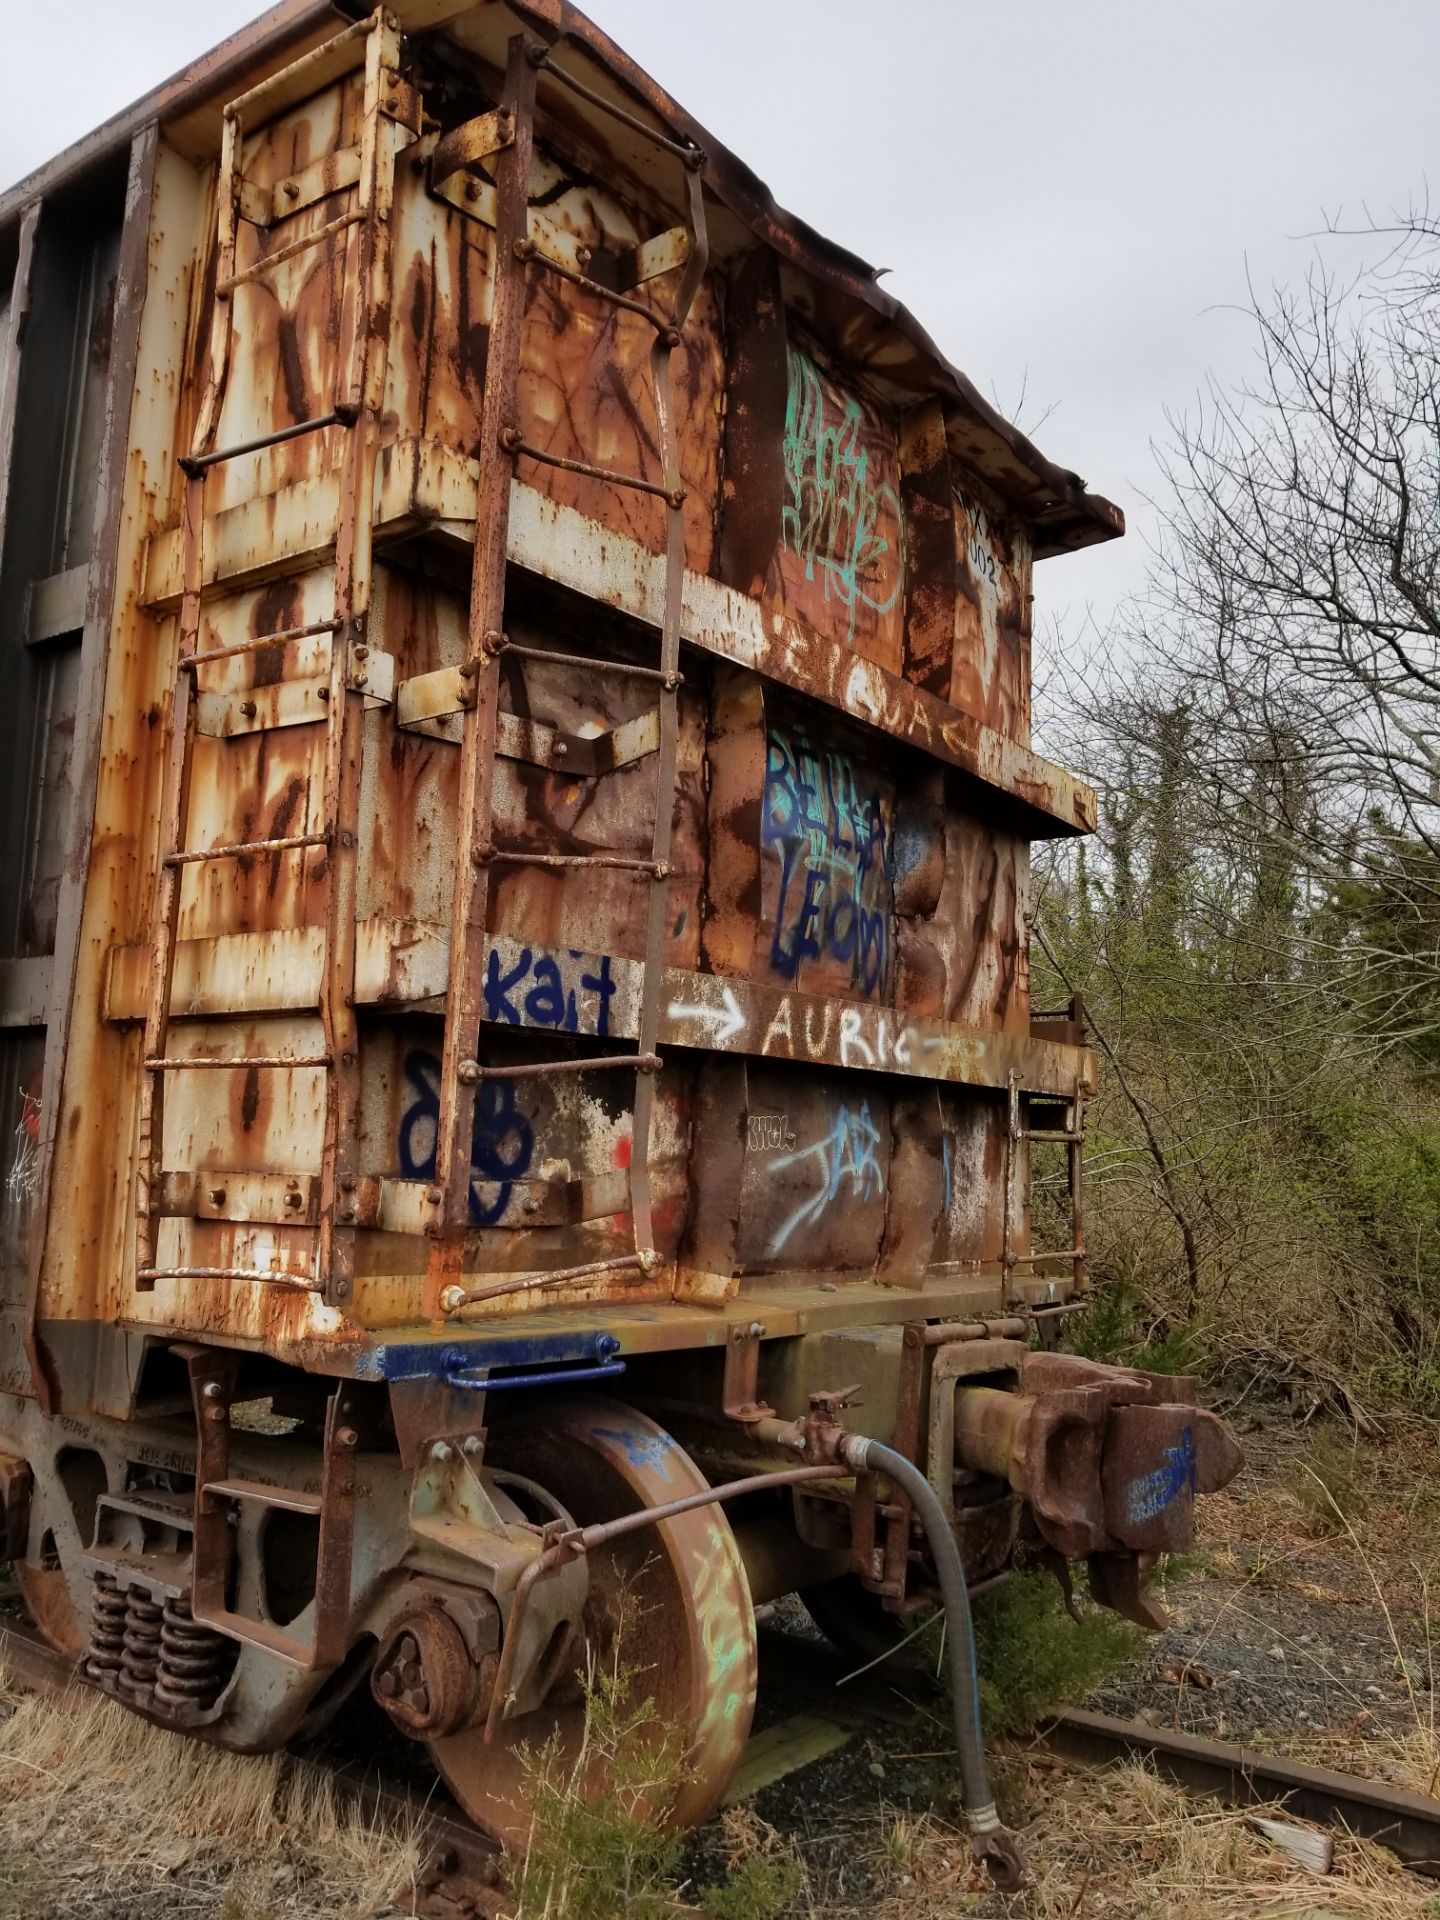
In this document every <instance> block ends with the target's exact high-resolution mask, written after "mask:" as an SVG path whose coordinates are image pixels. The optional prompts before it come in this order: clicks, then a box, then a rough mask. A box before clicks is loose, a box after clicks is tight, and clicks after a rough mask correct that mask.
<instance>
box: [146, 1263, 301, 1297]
mask: <svg viewBox="0 0 1440 1920" xmlns="http://www.w3.org/2000/svg"><path fill="white" fill-rule="evenodd" d="M135 1277H136V1279H137V1280H254V1281H256V1282H258V1283H259V1284H260V1285H262V1286H273V1287H293V1288H295V1290H296V1291H297V1292H300V1293H320V1292H322V1291H323V1285H322V1283H321V1282H320V1281H319V1280H316V1279H314V1278H313V1277H312V1276H311V1275H310V1274H308V1273H271V1272H269V1271H268V1270H265V1269H262V1268H260V1267H141V1269H140V1271H139V1272H138V1273H137V1274H136V1276H135Z"/></svg>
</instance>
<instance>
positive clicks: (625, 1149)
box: [615, 1139, 630, 1170]
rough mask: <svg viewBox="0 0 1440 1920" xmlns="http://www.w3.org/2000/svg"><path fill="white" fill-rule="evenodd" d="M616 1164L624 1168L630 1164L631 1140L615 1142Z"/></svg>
mask: <svg viewBox="0 0 1440 1920" xmlns="http://www.w3.org/2000/svg"><path fill="white" fill-rule="evenodd" d="M615 1164H616V1166H617V1167H620V1168H621V1169H622V1170H623V1169H624V1168H626V1167H628V1166H629V1164H630V1142H629V1140H628V1139H625V1140H617V1141H616V1142H615Z"/></svg>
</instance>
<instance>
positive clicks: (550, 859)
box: [470, 847, 670, 880]
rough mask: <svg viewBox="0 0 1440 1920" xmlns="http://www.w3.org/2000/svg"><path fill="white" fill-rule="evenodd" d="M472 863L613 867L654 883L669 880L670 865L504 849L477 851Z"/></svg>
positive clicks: (618, 856) (631, 857) (622, 856)
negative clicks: (641, 875)
mask: <svg viewBox="0 0 1440 1920" xmlns="http://www.w3.org/2000/svg"><path fill="white" fill-rule="evenodd" d="M470 857H471V859H472V860H473V861H474V862H475V864H476V866H477V867H484V866H488V865H490V863H491V862H492V861H501V862H503V863H504V864H505V865H507V866H515V867H609V868H612V869H614V870H615V871H617V872H619V873H648V874H649V876H650V878H651V879H652V880H668V879H669V877H670V867H669V863H668V862H667V861H664V860H643V859H641V857H640V856H639V855H638V854H629V853H523V852H521V853H517V852H515V851H514V850H513V849H508V848H501V847H476V848H475V850H474V852H473V853H472V854H471V856H470Z"/></svg>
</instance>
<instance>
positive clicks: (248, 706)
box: [240, 700, 255, 720]
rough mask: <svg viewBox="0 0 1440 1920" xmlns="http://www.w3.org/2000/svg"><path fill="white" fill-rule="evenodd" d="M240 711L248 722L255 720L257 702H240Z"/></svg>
mask: <svg viewBox="0 0 1440 1920" xmlns="http://www.w3.org/2000/svg"><path fill="white" fill-rule="evenodd" d="M240 711H241V713H243V714H244V716H245V718H246V719H247V720H253V719H254V718H255V702H254V701H253V700H242V701H241V702H240Z"/></svg>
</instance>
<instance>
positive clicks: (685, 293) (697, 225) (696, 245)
mask: <svg viewBox="0 0 1440 1920" xmlns="http://www.w3.org/2000/svg"><path fill="white" fill-rule="evenodd" d="M703 167H704V156H703V155H702V154H701V153H699V151H698V150H696V151H695V152H693V153H691V154H688V155H687V157H686V160H685V188H686V199H687V203H688V207H687V211H688V214H689V221H690V232H691V247H690V258H689V259H688V260H687V261H686V263H685V269H684V272H683V274H682V276H681V281H680V286H679V289H678V291H677V294H676V300H675V305H674V308H673V310H672V321H673V327H672V328H667V329H666V330H665V331H664V332H660V333H657V334H656V336H655V340H654V343H653V345H652V346H651V349H650V376H651V383H652V387H653V391H654V395H655V416H656V423H657V426H658V430H659V431H658V435H657V438H658V441H659V450H660V468H661V475H660V477H661V485H662V487H663V488H664V490H665V495H666V500H667V506H666V510H665V599H664V609H663V615H662V624H661V631H660V672H661V675H662V678H661V682H660V699H659V710H660V751H659V755H658V758H657V761H656V773H655V820H654V831H653V839H652V843H651V859H652V861H653V863H654V865H653V869H652V872H651V877H650V884H649V897H648V900H647V902H646V917H645V958H644V971H643V973H642V975H641V987H640V1017H639V1032H638V1037H637V1052H638V1054H639V1061H638V1062H637V1077H636V1084H635V1107H634V1117H633V1119H632V1122H631V1142H630V1215H631V1226H632V1231H633V1234H634V1239H635V1251H636V1252H637V1253H638V1254H639V1255H640V1256H641V1257H642V1259H645V1258H646V1257H647V1256H648V1263H649V1264H651V1265H653V1264H654V1260H655V1256H656V1247H655V1227H654V1214H653V1201H652V1195H651V1183H650V1150H651V1139H650V1135H651V1128H652V1123H653V1120H654V1115H655V1068H654V1066H652V1065H650V1064H648V1062H649V1061H651V1060H653V1058H654V1055H655V1052H656V1048H657V1045H658V1043H659V1039H660V990H661V985H662V979H663V974H664V969H665V934H666V929H667V925H668V921H669V914H668V892H669V886H668V875H669V868H670V841H671V833H672V827H673V821H674V813H675V776H676V761H677V757H678V753H679V737H678V736H679V705H680V693H679V679H680V624H681V615H682V611H683V604H682V603H683V599H684V591H685V493H684V482H683V480H682V478H681V473H680V432H679V424H678V422H677V420H676V416H675V384H674V373H673V360H674V356H675V354H676V353H677V352H678V351H679V339H678V335H679V333H680V331H681V330H682V329H683V328H684V326H685V323H686V321H687V320H688V318H689V315H690V309H691V307H692V306H693V305H694V303H695V297H696V295H697V294H698V293H699V291H700V288H701V285H702V283H703V281H704V278H705V268H706V264H707V261H708V258H709V238H708V234H707V230H706V223H705V187H704V179H703V173H702V169H703Z"/></svg>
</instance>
